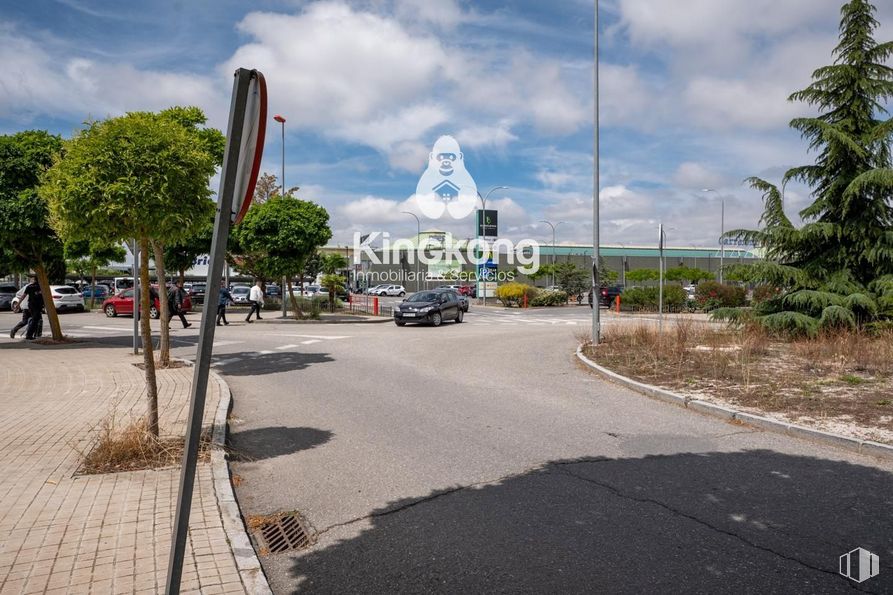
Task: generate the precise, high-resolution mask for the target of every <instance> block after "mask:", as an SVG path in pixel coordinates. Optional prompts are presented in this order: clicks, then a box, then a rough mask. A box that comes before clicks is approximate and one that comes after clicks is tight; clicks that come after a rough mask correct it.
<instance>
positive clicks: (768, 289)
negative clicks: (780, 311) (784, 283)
mask: <svg viewBox="0 0 893 595" xmlns="http://www.w3.org/2000/svg"><path fill="white" fill-rule="evenodd" d="M780 293H781V290H779V289H778V288H777V287H775V286H773V285H766V284H764V285H757V286H756V287H754V288H753V296H752V297H751V301H752V302H753V303H754V304H761V303H763V302H765V301H766V300H771V299H772V298H774V297H776V296H778V295H779V294H780Z"/></svg>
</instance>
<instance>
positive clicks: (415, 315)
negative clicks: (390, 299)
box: [394, 291, 465, 326]
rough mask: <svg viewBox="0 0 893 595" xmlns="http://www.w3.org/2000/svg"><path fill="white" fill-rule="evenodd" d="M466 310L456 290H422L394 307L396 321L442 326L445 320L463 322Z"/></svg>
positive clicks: (401, 324)
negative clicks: (463, 308) (460, 302)
mask: <svg viewBox="0 0 893 595" xmlns="http://www.w3.org/2000/svg"><path fill="white" fill-rule="evenodd" d="M464 315H465V312H464V311H463V310H462V307H461V306H460V304H459V294H458V293H456V292H455V291H420V292H418V293H414V294H412V295H411V296H410V297H409V298H407V299H405V300H403V302H402V303H400V304H399V305H397V307H395V308H394V323H395V324H396V325H397V326H404V325H405V324H406V323H407V322H420V323H427V324H432V325H434V326H440V324H441V323H442V322H443V321H444V320H454V321H456V322H462V319H463V317H464Z"/></svg>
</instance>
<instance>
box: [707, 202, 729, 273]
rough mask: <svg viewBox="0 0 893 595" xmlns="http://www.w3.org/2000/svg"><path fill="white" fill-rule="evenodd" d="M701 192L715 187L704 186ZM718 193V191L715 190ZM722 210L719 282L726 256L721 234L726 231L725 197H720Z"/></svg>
mask: <svg viewBox="0 0 893 595" xmlns="http://www.w3.org/2000/svg"><path fill="white" fill-rule="evenodd" d="M701 192H716V189H715V188H704V189H703V190H701ZM716 194H717V195H719V192H716ZM720 201H721V203H722V207H721V208H722V211H721V214H720V220H719V282H720V283H722V266H723V261H724V260H725V257H726V244H725V241H724V239H723V237H722V236H723V235H725V233H726V199H725V198H722V197H720Z"/></svg>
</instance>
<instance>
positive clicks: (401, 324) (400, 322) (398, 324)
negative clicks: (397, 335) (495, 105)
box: [394, 320, 406, 326]
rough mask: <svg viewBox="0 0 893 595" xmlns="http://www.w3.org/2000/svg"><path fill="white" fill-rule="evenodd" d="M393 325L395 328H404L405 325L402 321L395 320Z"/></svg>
mask: <svg viewBox="0 0 893 595" xmlns="http://www.w3.org/2000/svg"><path fill="white" fill-rule="evenodd" d="M394 324H396V325H397V326H406V323H405V322H403V321H402V320H395V321H394Z"/></svg>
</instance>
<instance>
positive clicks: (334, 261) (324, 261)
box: [317, 252, 348, 311]
mask: <svg viewBox="0 0 893 595" xmlns="http://www.w3.org/2000/svg"><path fill="white" fill-rule="evenodd" d="M317 254H319V252H317ZM320 263H321V268H322V271H323V272H324V273H325V276H324V277H323V278H322V286H323V287H325V288H326V289H327V290H328V291H329V310H332V311H334V310H335V292H336V291H344V285H345V284H346V283H347V279H346V278H344V276H343V275H338V274H336V273H337V272H338V271H340V270H343V269H346V268H347V265H348V261H347V257H346V256H344V255H343V254H339V253H337V252H331V253H329V254H326V255H323V256H321V258H320Z"/></svg>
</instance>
